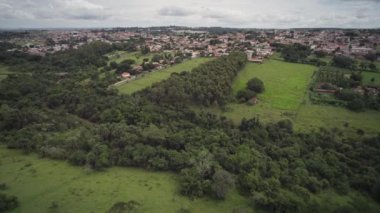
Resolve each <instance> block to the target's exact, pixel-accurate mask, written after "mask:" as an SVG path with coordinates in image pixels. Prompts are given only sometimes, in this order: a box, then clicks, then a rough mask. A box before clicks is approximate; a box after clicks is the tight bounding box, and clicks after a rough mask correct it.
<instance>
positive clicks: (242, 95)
mask: <svg viewBox="0 0 380 213" xmlns="http://www.w3.org/2000/svg"><path fill="white" fill-rule="evenodd" d="M255 96H256V93H255V92H254V91H251V90H248V89H246V90H240V91H239V92H238V93H237V95H236V98H237V99H238V100H240V101H243V102H246V101H248V100H249V99H251V98H253V97H255Z"/></svg>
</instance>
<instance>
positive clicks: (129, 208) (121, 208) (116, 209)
mask: <svg viewBox="0 0 380 213" xmlns="http://www.w3.org/2000/svg"><path fill="white" fill-rule="evenodd" d="M139 206H141V204H140V203H139V202H137V201H134V200H130V201H128V202H117V203H115V204H114V205H113V206H112V207H111V208H110V209H109V210H108V211H107V213H132V212H137V209H138V207H139Z"/></svg>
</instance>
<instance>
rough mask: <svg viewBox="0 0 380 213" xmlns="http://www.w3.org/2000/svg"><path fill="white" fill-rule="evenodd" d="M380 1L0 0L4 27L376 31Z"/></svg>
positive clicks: (2, 25) (0, 24)
mask: <svg viewBox="0 0 380 213" xmlns="http://www.w3.org/2000/svg"><path fill="white" fill-rule="evenodd" d="M379 2H380V0H292V1H284V0H265V1H262V0H218V1H215V0H160V1H159V2H155V1H153V0H127V1H126V0H23V1H18V0H0V11H1V12H0V28H4V27H115V26H118V27H119V26H120V27H123V26H157V25H161V26H162V25H186V26H225V27H255V28H256V27H258V28H273V27H281V28H287V27H380V22H379V20H380V13H379V12H378V11H380V4H379Z"/></svg>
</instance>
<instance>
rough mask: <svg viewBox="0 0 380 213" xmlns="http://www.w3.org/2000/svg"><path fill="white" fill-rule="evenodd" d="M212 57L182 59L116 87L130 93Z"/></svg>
mask: <svg viewBox="0 0 380 213" xmlns="http://www.w3.org/2000/svg"><path fill="white" fill-rule="evenodd" d="M211 59H212V58H195V59H192V60H187V61H184V62H183V63H180V64H176V65H173V66H171V67H169V68H166V69H163V70H158V71H153V72H150V73H146V74H142V75H143V76H140V77H138V78H137V79H135V80H132V81H130V82H126V83H124V84H120V85H118V86H117V87H116V88H117V89H118V90H119V91H120V93H122V94H132V93H134V92H137V91H139V90H142V89H145V88H147V87H150V86H151V85H152V84H153V83H156V82H160V81H162V80H165V79H167V78H169V77H170V75H171V74H172V73H180V72H182V71H191V70H192V69H193V68H195V67H197V66H199V65H200V64H202V63H205V62H207V61H210V60H211Z"/></svg>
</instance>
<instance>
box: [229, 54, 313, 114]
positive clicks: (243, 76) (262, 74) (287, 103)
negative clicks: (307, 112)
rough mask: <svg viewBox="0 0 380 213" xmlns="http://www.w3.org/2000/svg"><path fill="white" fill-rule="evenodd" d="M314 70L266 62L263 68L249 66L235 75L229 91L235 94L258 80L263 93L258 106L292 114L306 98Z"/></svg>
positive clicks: (276, 61) (277, 61)
mask: <svg viewBox="0 0 380 213" xmlns="http://www.w3.org/2000/svg"><path fill="white" fill-rule="evenodd" d="M314 70H315V67H313V66H310V65H303V64H293V63H286V62H283V61H279V60H269V61H266V62H265V63H264V64H261V65H260V64H253V63H249V64H247V65H246V67H245V68H244V69H243V70H242V71H241V72H240V73H239V74H238V76H237V77H236V79H235V80H234V82H233V85H232V89H233V92H234V93H235V94H236V93H237V92H238V91H239V90H241V89H244V88H245V87H246V84H247V82H248V81H249V80H250V79H252V78H254V77H258V78H260V79H261V80H262V81H263V82H264V84H265V92H264V93H263V94H260V95H259V97H258V98H259V100H260V104H259V105H262V106H265V108H271V109H279V110H295V109H296V108H297V107H298V106H299V104H300V103H301V102H302V99H303V97H304V95H305V92H306V88H307V86H308V84H309V81H310V78H311V76H312V75H313V72H314Z"/></svg>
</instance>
